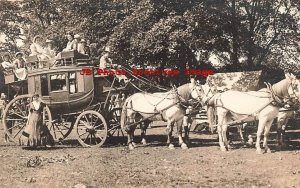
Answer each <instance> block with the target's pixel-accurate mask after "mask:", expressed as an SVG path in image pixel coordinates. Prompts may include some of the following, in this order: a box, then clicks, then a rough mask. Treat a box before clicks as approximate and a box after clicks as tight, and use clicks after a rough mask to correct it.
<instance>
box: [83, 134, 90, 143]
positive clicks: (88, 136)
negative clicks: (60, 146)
mask: <svg viewBox="0 0 300 188" xmlns="http://www.w3.org/2000/svg"><path fill="white" fill-rule="evenodd" d="M89 136H90V134H88V135H87V137H86V138H85V139H84V141H83V142H85V141H86V139H87V138H88V137H89Z"/></svg>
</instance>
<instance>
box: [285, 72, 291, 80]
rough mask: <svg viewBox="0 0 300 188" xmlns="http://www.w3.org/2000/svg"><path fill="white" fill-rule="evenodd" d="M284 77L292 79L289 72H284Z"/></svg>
mask: <svg viewBox="0 0 300 188" xmlns="http://www.w3.org/2000/svg"><path fill="white" fill-rule="evenodd" d="M285 78H286V79H288V80H289V81H290V82H291V81H292V79H293V78H292V76H291V75H290V73H285Z"/></svg>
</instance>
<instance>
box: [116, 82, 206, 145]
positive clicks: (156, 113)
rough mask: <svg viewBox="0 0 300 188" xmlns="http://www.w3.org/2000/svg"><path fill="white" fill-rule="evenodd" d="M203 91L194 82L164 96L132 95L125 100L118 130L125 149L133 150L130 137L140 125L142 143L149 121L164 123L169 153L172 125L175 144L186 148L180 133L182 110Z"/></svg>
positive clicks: (131, 137) (199, 99) (183, 113)
mask: <svg viewBox="0 0 300 188" xmlns="http://www.w3.org/2000/svg"><path fill="white" fill-rule="evenodd" d="M202 93H203V90H201V87H200V86H199V85H197V84H196V83H195V82H192V83H187V84H185V85H182V86H180V87H178V88H177V89H173V90H171V91H169V92H165V93H154V94H151V93H135V94H133V95H132V96H130V97H129V98H127V99H126V101H125V103H124V105H123V109H122V114H121V127H122V128H125V130H126V132H127V133H128V146H129V148H130V149H133V148H134V145H135V144H134V142H133V136H134V130H135V128H136V125H137V124H139V123H142V122H143V124H142V125H141V131H142V143H143V144H145V143H146V139H145V134H146V128H147V126H148V125H149V123H150V122H151V121H156V120H164V121H167V129H166V131H167V133H168V141H167V143H168V144H169V148H170V149H173V148H174V145H173V144H172V143H171V137H172V130H173V126H174V123H176V124H177V131H178V138H179V144H180V145H181V147H182V148H183V149H186V148H187V145H186V144H185V143H184V141H183V139H182V136H181V133H179V132H180V131H181V130H182V123H183V117H184V115H185V109H186V107H187V106H188V105H189V103H188V102H189V100H190V99H194V100H196V101H197V102H200V101H201V95H202Z"/></svg>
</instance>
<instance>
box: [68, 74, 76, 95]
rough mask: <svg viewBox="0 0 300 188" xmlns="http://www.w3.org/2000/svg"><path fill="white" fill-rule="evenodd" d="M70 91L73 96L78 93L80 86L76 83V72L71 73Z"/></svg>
mask: <svg viewBox="0 0 300 188" xmlns="http://www.w3.org/2000/svg"><path fill="white" fill-rule="evenodd" d="M69 87H70V88H69V91H70V93H71V94H73V93H78V86H77V82H76V72H70V73H69Z"/></svg>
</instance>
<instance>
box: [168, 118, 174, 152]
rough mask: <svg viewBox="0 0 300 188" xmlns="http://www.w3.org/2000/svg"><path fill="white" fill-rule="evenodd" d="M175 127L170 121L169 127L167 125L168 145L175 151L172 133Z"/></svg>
mask: <svg viewBox="0 0 300 188" xmlns="http://www.w3.org/2000/svg"><path fill="white" fill-rule="evenodd" d="M173 126H174V122H173V121H168V125H167V129H166V130H167V131H168V133H167V135H168V140H167V144H168V145H169V148H170V149H174V144H172V132H173Z"/></svg>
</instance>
